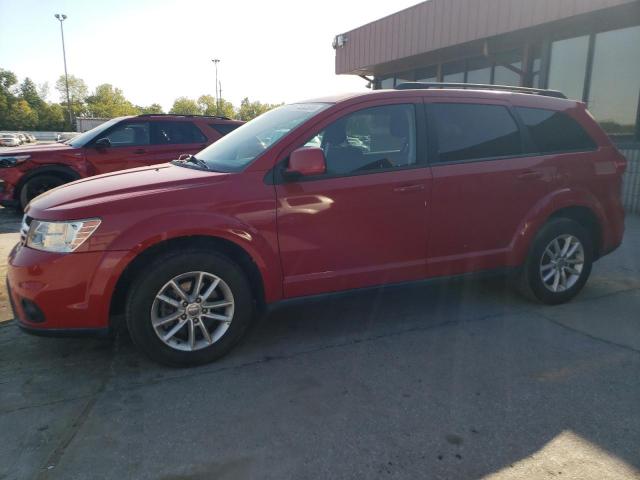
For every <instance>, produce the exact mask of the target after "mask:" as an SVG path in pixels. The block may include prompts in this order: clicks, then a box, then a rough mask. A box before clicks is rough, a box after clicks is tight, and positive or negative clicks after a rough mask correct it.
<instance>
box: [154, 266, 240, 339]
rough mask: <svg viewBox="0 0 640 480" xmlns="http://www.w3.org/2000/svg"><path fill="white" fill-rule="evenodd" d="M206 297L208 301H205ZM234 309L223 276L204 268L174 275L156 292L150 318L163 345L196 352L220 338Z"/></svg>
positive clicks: (231, 317)
mask: <svg viewBox="0 0 640 480" xmlns="http://www.w3.org/2000/svg"><path fill="white" fill-rule="evenodd" d="M183 286H184V288H183ZM202 290H205V291H204V292H202ZM209 298H211V301H209V302H206V301H205V300H207V299H209ZM234 310H235V300H234V297H233V293H232V291H231V288H229V285H227V283H226V282H225V281H224V280H223V279H221V278H220V277H218V276H216V275H214V274H212V273H208V272H203V271H195V272H187V273H183V274H180V275H176V276H175V277H174V278H172V279H170V280H169V281H168V282H167V283H166V284H164V286H163V287H162V288H161V289H160V290H159V291H158V293H157V294H156V296H155V299H154V301H153V304H152V306H151V312H150V321H151V325H152V327H153V329H154V330H155V332H156V335H158V337H159V338H160V340H162V341H163V342H164V343H165V344H166V345H168V346H169V347H171V348H173V349H175V350H181V351H195V350H200V349H202V348H206V347H208V346H210V345H213V344H214V343H216V342H217V341H218V340H220V338H222V336H223V335H224V334H225V333H226V331H227V330H228V329H229V326H230V325H231V322H232V321H233V317H234Z"/></svg>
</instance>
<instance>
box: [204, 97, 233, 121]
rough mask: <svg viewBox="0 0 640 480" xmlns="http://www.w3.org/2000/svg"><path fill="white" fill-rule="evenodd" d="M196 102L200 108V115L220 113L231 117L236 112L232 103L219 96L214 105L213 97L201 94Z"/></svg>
mask: <svg viewBox="0 0 640 480" xmlns="http://www.w3.org/2000/svg"><path fill="white" fill-rule="evenodd" d="M197 103H198V107H199V108H200V115H220V116H223V117H229V118H233V117H234V116H235V114H236V112H235V108H234V107H233V104H232V103H231V102H229V101H228V100H225V99H224V98H221V99H220V100H219V101H218V104H217V105H216V99H215V97H213V96H211V95H201V96H200V98H198V101H197Z"/></svg>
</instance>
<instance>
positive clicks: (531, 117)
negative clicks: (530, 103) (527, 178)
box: [516, 107, 596, 153]
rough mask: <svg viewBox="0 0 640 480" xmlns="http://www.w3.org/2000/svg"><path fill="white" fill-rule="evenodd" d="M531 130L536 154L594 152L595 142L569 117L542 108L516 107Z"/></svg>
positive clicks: (530, 133)
mask: <svg viewBox="0 0 640 480" xmlns="http://www.w3.org/2000/svg"><path fill="white" fill-rule="evenodd" d="M516 110H517V112H518V115H520V118H521V119H522V122H523V123H524V124H525V125H526V127H527V129H528V130H529V135H530V136H531V140H532V141H533V146H534V152H535V153H553V152H575V151H580V150H593V149H595V148H596V144H595V142H594V141H593V140H592V139H591V137H590V136H589V134H588V133H587V132H585V130H584V128H582V126H580V124H579V123H578V122H576V121H575V120H574V119H573V118H571V117H570V116H569V115H567V114H565V113H562V112H555V111H553V110H544V109H541V108H524V107H516Z"/></svg>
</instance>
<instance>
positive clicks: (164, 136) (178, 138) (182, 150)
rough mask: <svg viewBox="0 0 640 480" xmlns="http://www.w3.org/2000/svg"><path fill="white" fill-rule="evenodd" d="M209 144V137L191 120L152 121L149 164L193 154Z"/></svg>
mask: <svg viewBox="0 0 640 480" xmlns="http://www.w3.org/2000/svg"><path fill="white" fill-rule="evenodd" d="M206 146H207V137H206V136H205V135H204V134H203V133H202V132H201V131H200V129H199V128H198V127H197V126H196V125H195V124H194V123H193V122H190V121H170V120H157V121H155V122H151V146H150V148H149V155H148V156H147V160H148V164H149V165H154V164H156V163H164V162H168V161H171V160H175V159H177V158H178V157H179V156H180V155H182V154H190V155H193V154H195V153H197V152H199V151H200V150H202V149H203V148H205V147H206Z"/></svg>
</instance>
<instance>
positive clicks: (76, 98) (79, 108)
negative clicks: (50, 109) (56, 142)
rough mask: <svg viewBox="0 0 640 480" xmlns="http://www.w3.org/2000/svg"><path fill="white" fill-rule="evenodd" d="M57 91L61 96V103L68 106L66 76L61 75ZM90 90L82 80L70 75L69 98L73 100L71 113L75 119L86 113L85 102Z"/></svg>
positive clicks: (57, 83)
mask: <svg viewBox="0 0 640 480" xmlns="http://www.w3.org/2000/svg"><path fill="white" fill-rule="evenodd" d="M56 90H57V91H58V93H59V95H60V103H61V104H62V105H64V106H66V105H67V86H66V83H65V79H64V75H60V78H58V81H57V82H56ZM88 93H89V89H88V88H87V84H86V83H84V80H82V79H81V78H78V77H75V76H73V75H69V98H70V100H71V111H72V112H73V115H74V116H75V117H79V116H80V115H82V114H84V113H85V100H86V99H87V95H88Z"/></svg>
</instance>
